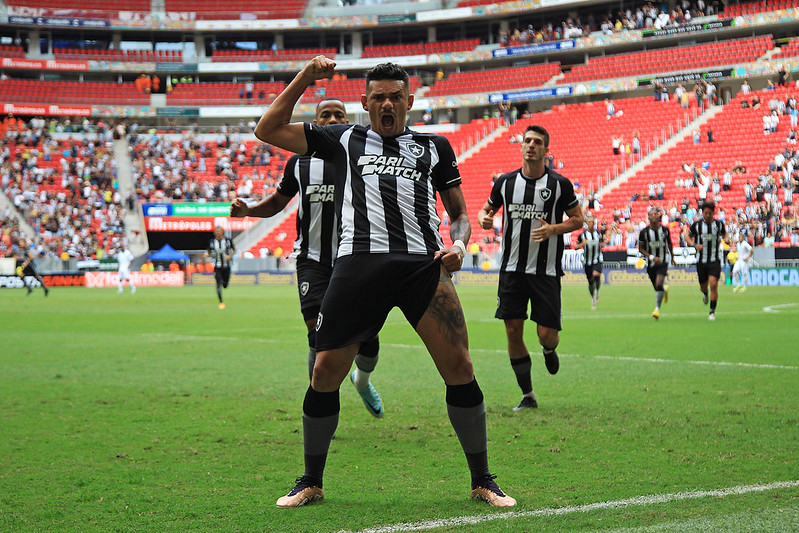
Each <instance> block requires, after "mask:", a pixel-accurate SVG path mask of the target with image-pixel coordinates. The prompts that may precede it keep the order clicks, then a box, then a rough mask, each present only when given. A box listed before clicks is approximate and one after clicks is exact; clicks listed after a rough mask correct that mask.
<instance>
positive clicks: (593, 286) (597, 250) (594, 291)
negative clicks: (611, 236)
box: [574, 213, 606, 309]
mask: <svg viewBox="0 0 799 533" xmlns="http://www.w3.org/2000/svg"><path fill="white" fill-rule="evenodd" d="M585 225H586V228H585V230H583V232H582V233H581V234H580V235H578V236H577V243H576V244H575V245H574V249H575V250H580V249H582V250H583V264H584V266H585V277H586V279H588V292H589V293H590V294H591V309H596V304H597V303H599V288H600V287H601V286H602V259H603V258H602V245H604V244H606V242H605V240H604V239H603V237H602V234H601V233H599V232H598V231H597V230H596V228H595V225H596V221H595V219H594V215H593V214H591V213H588V214H587V215H586V216H585Z"/></svg>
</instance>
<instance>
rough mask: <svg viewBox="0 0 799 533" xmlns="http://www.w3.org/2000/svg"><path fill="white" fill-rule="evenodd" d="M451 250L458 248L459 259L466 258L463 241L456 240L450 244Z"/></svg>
mask: <svg viewBox="0 0 799 533" xmlns="http://www.w3.org/2000/svg"><path fill="white" fill-rule="evenodd" d="M452 247H453V248H460V251H461V257H466V245H464V244H463V241H462V240H460V239H458V240H457V241H455V242H453V243H452Z"/></svg>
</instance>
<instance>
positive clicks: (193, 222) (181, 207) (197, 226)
mask: <svg viewBox="0 0 799 533" xmlns="http://www.w3.org/2000/svg"><path fill="white" fill-rule="evenodd" d="M142 209H143V211H144V223H145V228H146V229H147V231H197V232H211V231H213V230H214V228H215V227H216V226H222V227H224V228H226V229H230V230H231V231H244V230H246V229H249V228H250V227H252V226H254V225H255V223H256V222H257V219H254V218H230V217H229V215H230V204H229V203H226V202H206V203H203V202H181V203H174V204H143V205H142Z"/></svg>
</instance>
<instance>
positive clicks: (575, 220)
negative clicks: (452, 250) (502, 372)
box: [477, 126, 583, 411]
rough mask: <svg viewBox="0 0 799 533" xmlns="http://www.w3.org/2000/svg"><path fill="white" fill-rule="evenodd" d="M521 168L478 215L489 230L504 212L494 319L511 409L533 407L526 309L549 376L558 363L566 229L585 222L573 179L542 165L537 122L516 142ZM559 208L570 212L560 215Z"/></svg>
mask: <svg viewBox="0 0 799 533" xmlns="http://www.w3.org/2000/svg"><path fill="white" fill-rule="evenodd" d="M521 151H522V167H521V168H520V169H518V170H514V171H513V172H508V173H507V174H502V175H501V176H499V177H498V178H497V179H496V181H494V186H493V187H492V189H491V196H490V197H489V198H488V201H487V202H486V203H485V205H484V206H483V208H482V209H481V210H480V212H479V213H478V214H477V218H478V221H479V222H480V226H481V227H482V228H483V229H490V228H491V227H492V225H493V221H494V213H495V212H497V211H498V210H499V209H502V210H503V215H502V264H501V265H500V270H499V290H498V297H497V312H496V314H495V315H494V316H495V317H496V318H499V319H501V320H504V321H505V333H506V336H507V338H508V355H509V356H510V364H511V367H512V368H513V372H514V373H515V374H516V381H517V383H518V384H519V387H520V388H521V389H522V401H521V403H519V405H518V406H516V407H515V408H514V411H518V410H521V409H524V408H534V407H538V402H537V400H536V397H535V393H534V392H533V385H532V376H531V368H532V362H531V360H530V352H528V351H527V346H526V345H525V343H524V321H525V320H526V319H527V307H528V304H529V306H530V317H531V318H532V320H534V321H535V322H536V324H537V332H538V342H539V343H540V344H541V347H542V348H543V351H544V363H545V364H546V367H547V370H548V371H549V373H550V374H555V373H557V371H558V368H559V367H560V361H559V360H558V353H557V351H555V348H557V347H558V343H559V342H560V334H559V333H558V332H559V331H560V329H561V322H560V317H561V295H560V278H561V276H563V269H562V267H561V258H562V256H563V239H562V238H561V237H560V236H561V235H563V234H564V233H568V232H570V231H574V230H576V229H578V228H580V227H581V226H582V225H583V212H582V209H581V208H580V204H579V203H578V201H577V197H576V196H575V195H574V187H573V186H572V184H571V182H570V181H569V180H568V179H566V178H564V177H563V176H561V175H560V174H558V173H556V172H554V171H552V170H551V169H547V168H546V165H545V159H546V155H547V153H548V152H549V133H547V130H546V129H544V128H543V127H541V126H528V127H527V129H526V130H525V132H524V137H523V138H522V143H521ZM564 213H565V214H566V216H568V218H567V219H566V220H563V215H564Z"/></svg>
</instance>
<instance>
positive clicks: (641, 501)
mask: <svg viewBox="0 0 799 533" xmlns="http://www.w3.org/2000/svg"><path fill="white" fill-rule="evenodd" d="M794 487H799V480H796V481H778V482H775V483H767V484H764V485H739V486H737V487H729V488H726V489H716V490H698V491H690V492H676V493H673V494H652V495H649V496H636V497H634V498H628V499H625V500H615V501H607V502H597V503H589V504H586V505H570V506H566V507H549V508H544V509H536V510H533V511H510V512H507V513H499V514H490V515H478V516H458V517H453V518H443V519H439V520H426V521H423V522H406V523H404V524H395V525H393V526H380V527H374V528H368V529H361V530H358V531H359V533H397V532H401V531H421V530H425V529H435V528H439V527H452V526H460V525H467V524H479V523H481V522H490V521H493V520H512V519H514V518H525V517H538V516H541V517H546V516H559V515H566V514H573V513H587V512H590V511H596V510H602V509H619V508H623V507H635V506H642V505H655V504H659V503H669V502H675V501H682V500H692V499H698V498H711V497H713V498H718V497H724V496H736V495H741V494H749V493H752V492H763V491H767V490H777V489H787V488H794ZM342 533H343V532H342Z"/></svg>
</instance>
